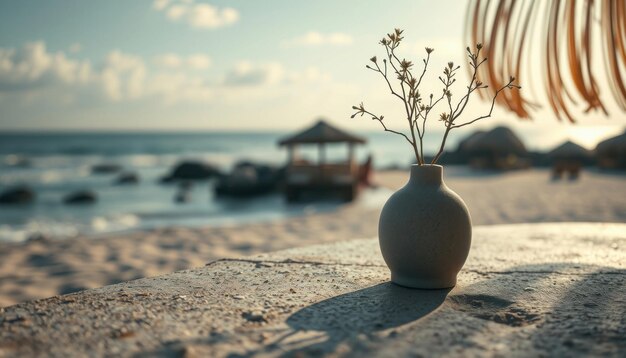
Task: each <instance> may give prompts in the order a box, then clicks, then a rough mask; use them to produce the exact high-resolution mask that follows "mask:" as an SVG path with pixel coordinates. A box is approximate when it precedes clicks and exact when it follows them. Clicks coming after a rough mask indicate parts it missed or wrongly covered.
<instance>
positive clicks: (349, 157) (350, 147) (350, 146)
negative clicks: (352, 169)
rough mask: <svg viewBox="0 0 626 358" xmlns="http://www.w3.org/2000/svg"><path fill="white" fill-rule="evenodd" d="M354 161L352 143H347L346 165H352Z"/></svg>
mask: <svg viewBox="0 0 626 358" xmlns="http://www.w3.org/2000/svg"><path fill="white" fill-rule="evenodd" d="M353 160H354V143H348V163H350V164H352V161H353Z"/></svg>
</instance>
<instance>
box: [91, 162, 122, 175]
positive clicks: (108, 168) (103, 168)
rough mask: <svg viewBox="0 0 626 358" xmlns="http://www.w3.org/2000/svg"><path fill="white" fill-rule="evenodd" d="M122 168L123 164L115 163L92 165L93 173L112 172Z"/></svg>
mask: <svg viewBox="0 0 626 358" xmlns="http://www.w3.org/2000/svg"><path fill="white" fill-rule="evenodd" d="M120 170H122V166H121V165H119V164H114V163H101V164H96V165H92V166H91V173H92V174H111V173H117V172H119V171H120Z"/></svg>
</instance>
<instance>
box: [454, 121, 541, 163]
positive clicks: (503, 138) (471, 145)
mask: <svg viewBox="0 0 626 358" xmlns="http://www.w3.org/2000/svg"><path fill="white" fill-rule="evenodd" d="M464 150H465V151H466V152H467V156H468V157H469V158H470V165H472V166H473V167H478V168H491V169H515V168H521V167H526V166H527V165H528V162H527V161H525V160H523V159H522V158H523V157H526V156H528V152H527V151H526V147H525V146H524V143H522V141H521V140H520V139H519V138H518V137H517V136H516V135H515V133H513V131H512V130H511V129H509V128H507V127H496V128H494V129H492V130H490V131H488V132H485V133H482V134H478V135H475V136H474V137H473V138H471V140H468V141H467V142H466V143H465V149H464Z"/></svg>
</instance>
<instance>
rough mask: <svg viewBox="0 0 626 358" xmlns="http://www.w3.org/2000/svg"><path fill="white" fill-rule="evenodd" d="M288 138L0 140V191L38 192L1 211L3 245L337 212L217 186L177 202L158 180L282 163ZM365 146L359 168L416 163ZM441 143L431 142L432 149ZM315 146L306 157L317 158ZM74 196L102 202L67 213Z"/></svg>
mask: <svg viewBox="0 0 626 358" xmlns="http://www.w3.org/2000/svg"><path fill="white" fill-rule="evenodd" d="M287 134H288V133H286V132H273V133H266V132H264V133H226V132H224V133H217V132H212V133H167V134H164V133H4V134H0V191H3V190H5V189H8V188H11V187H14V186H16V185H20V184H25V185H27V186H29V187H31V188H32V189H33V190H34V191H35V194H36V199H35V201H34V203H33V204H29V205H0V241H22V240H26V239H27V238H29V237H33V235H36V234H38V233H45V234H46V235H47V236H50V237H52V238H64V237H73V236H77V235H90V236H98V235H103V234H110V233H115V232H120V231H127V230H136V229H151V228H159V227H167V226H204V225H236V224H239V223H243V222H255V221H263V220H270V219H276V218H283V217H288V216H291V215H301V214H302V213H310V212H318V211H325V210H334V209H336V208H337V207H338V205H340V204H338V203H332V202H322V203H310V204H306V205H287V204H286V203H285V202H284V200H283V197H282V196H281V195H278V194H276V195H269V196H264V197H260V198H256V199H249V200H243V199H240V200H234V199H230V200H226V199H218V198H215V197H214V196H213V190H212V186H213V185H214V182H212V181H209V182H206V183H196V185H194V187H193V188H192V190H191V200H190V202H188V203H185V204H178V203H176V202H175V201H174V200H173V198H174V196H175V194H176V192H177V188H176V186H174V185H162V184H160V183H159V178H161V177H162V176H163V175H165V174H166V173H167V172H169V171H170V169H171V168H172V167H173V166H174V165H175V164H176V163H177V162H179V161H181V160H188V159H193V160H202V161H205V162H208V163H212V164H214V165H216V166H218V167H219V168H220V169H222V170H223V171H228V170H229V169H230V168H231V167H232V166H233V165H234V164H235V163H236V162H237V161H239V160H252V161H257V162H264V163H270V164H276V165H282V164H284V162H285V160H286V150H284V149H282V148H280V147H278V145H277V141H278V140H279V138H281V137H283V136H285V135H287ZM361 134H362V135H363V136H364V137H366V138H367V139H368V144H367V145H365V146H362V147H361V148H358V149H357V157H358V159H359V160H360V161H363V160H364V159H365V158H366V157H367V156H368V155H369V154H372V155H373V158H374V165H375V167H378V168H382V167H388V166H392V165H402V166H405V165H407V164H408V163H410V162H411V160H412V158H411V150H410V147H409V146H408V144H407V143H406V142H403V141H401V140H400V139H401V138H398V137H396V136H394V135H390V134H389V133H361ZM436 146H437V143H436V142H432V143H427V148H428V149H429V150H434V149H435V148H436ZM346 152H347V149H346V147H345V145H344V146H341V145H335V146H331V147H329V149H328V152H327V156H328V157H329V158H330V159H331V160H332V159H339V158H342V157H344V156H345V155H346ZM316 154H317V148H315V147H313V148H302V150H301V151H300V155H301V156H304V157H308V158H311V159H315V158H316ZM97 164H116V165H120V166H122V167H123V170H122V171H124V172H134V173H137V174H138V175H139V177H140V182H139V184H137V185H115V184H114V181H115V179H116V178H117V176H118V174H119V173H111V174H94V173H92V171H91V167H92V166H93V165H97ZM77 190H90V191H93V192H95V193H96V195H97V197H98V199H97V201H96V203H94V204H90V205H65V204H63V197H64V196H65V195H67V194H69V193H71V192H74V191H77ZM387 196H388V193H385V192H384V190H382V189H381V190H368V191H366V192H365V193H364V195H362V196H361V197H360V198H359V200H361V201H363V202H364V203H373V204H372V205H378V206H380V205H381V204H382V202H384V199H385V198H386V197H387Z"/></svg>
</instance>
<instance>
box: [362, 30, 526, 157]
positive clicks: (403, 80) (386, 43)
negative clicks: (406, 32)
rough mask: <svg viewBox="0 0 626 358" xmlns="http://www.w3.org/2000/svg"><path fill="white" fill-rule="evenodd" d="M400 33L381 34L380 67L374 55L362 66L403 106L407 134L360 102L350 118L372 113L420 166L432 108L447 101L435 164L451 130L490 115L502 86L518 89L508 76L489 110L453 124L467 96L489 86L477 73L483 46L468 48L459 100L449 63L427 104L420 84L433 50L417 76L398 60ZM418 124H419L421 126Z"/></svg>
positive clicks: (480, 63) (430, 49) (407, 65)
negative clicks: (405, 145)
mask: <svg viewBox="0 0 626 358" xmlns="http://www.w3.org/2000/svg"><path fill="white" fill-rule="evenodd" d="M402 33H403V31H402V30H400V29H395V30H394V31H393V32H392V33H389V34H387V36H386V37H384V38H383V39H382V40H381V41H380V44H381V45H382V46H383V47H384V48H385V58H384V59H383V66H382V68H381V66H380V64H379V61H378V58H377V57H376V56H374V57H372V58H370V61H371V62H372V63H373V64H374V67H373V66H370V65H366V66H365V67H366V68H367V69H369V70H372V71H374V72H376V73H378V74H380V75H381V76H382V77H383V79H384V80H385V83H386V84H387V87H388V88H389V90H390V91H391V94H392V95H393V96H394V97H396V98H398V99H399V100H401V101H402V105H403V106H404V110H405V114H406V120H407V123H408V125H409V131H410V137H409V135H406V134H404V133H402V132H399V131H396V130H392V129H389V128H388V127H387V125H386V124H385V122H384V121H383V119H384V116H382V115H380V116H378V115H375V114H373V113H372V112H370V111H368V110H366V109H365V107H364V105H363V103H361V104H359V105H358V106H353V107H352V109H354V110H355V111H356V112H355V113H354V114H352V116H351V118H354V117H355V116H357V115H360V116H363V115H365V114H367V115H369V116H371V118H372V120H377V121H378V122H379V123H380V124H381V125H382V127H383V129H384V130H385V131H386V132H391V133H394V134H397V135H401V136H402V137H403V138H404V139H405V140H406V141H407V142H409V144H410V145H411V147H412V148H413V152H414V153H415V159H416V161H417V163H418V164H419V165H424V164H425V160H424V137H425V135H426V123H427V121H428V117H429V114H430V113H431V111H432V110H433V109H434V108H435V107H436V106H437V105H438V104H439V103H440V102H441V101H442V100H444V99H445V100H446V104H447V107H448V112H443V113H441V114H440V115H439V120H440V121H443V122H444V125H445V127H446V130H445V133H444V136H443V139H442V142H441V146H440V149H439V151H438V152H437V154H436V156H435V158H434V159H433V160H432V162H431V164H435V163H436V162H437V160H439V158H440V157H441V155H442V153H443V149H444V147H445V144H446V140H447V138H448V134H449V133H450V131H451V130H452V129H455V128H460V127H463V126H466V125H469V124H472V123H474V122H476V121H478V120H481V119H484V118H488V117H491V114H492V112H493V108H494V106H495V103H496V99H497V97H498V95H499V94H500V92H502V91H503V90H505V89H514V88H516V89H519V88H521V87H519V86H518V85H516V84H513V81H514V80H515V78H513V77H511V78H510V81H509V83H507V84H506V85H504V86H503V87H501V88H500V89H498V90H497V91H496V92H495V95H494V96H493V100H492V104H491V108H490V110H489V113H488V114H486V115H483V116H480V117H477V118H475V119H473V120H471V121H469V122H466V123H461V124H455V121H456V119H457V118H459V117H460V116H461V114H462V113H463V111H464V110H465V109H466V107H467V104H468V103H469V100H470V97H471V95H472V93H474V92H475V91H478V90H480V89H485V88H488V87H487V86H486V85H483V83H482V82H481V81H479V80H478V78H477V74H478V73H479V67H480V66H481V65H482V64H483V63H484V62H485V61H487V59H486V58H485V59H482V60H479V55H480V51H481V49H482V45H481V44H477V45H476V51H475V52H472V51H471V50H470V48H469V47H468V48H467V52H468V57H469V59H470V61H469V65H470V68H471V69H472V78H471V80H470V83H469V85H468V86H467V92H466V93H465V95H464V96H463V97H461V98H460V99H459V101H458V102H457V103H453V102H454V101H453V94H452V86H453V85H454V83H455V82H456V78H455V76H456V74H457V71H458V70H459V68H460V66H456V67H455V66H454V63H452V62H448V65H447V66H446V67H444V69H443V76H440V77H439V81H440V82H441V83H442V85H443V87H442V92H441V96H439V97H437V98H436V99H435V96H434V95H433V94H432V93H431V94H430V96H429V99H428V104H426V103H425V102H424V101H423V100H422V97H421V94H420V91H419V87H420V85H421V84H422V80H423V78H424V76H425V74H426V72H427V70H428V64H429V62H430V54H431V53H432V52H433V51H434V50H433V49H432V48H430V47H426V48H425V50H426V58H424V59H422V61H423V63H424V67H423V69H422V71H421V73H420V75H419V76H415V75H414V74H413V72H412V71H413V63H412V62H411V61H408V60H406V59H400V57H398V55H397V54H396V49H397V48H398V47H399V46H400V44H401V42H402V39H403V37H402ZM388 70H390V71H393V76H395V80H396V81H397V84H396V88H397V87H398V86H399V87H400V88H399V89H398V90H396V89H395V88H394V84H392V82H393V81H394V79H393V78H391V77H390V75H391V74H390V73H388ZM420 123H421V126H420Z"/></svg>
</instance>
